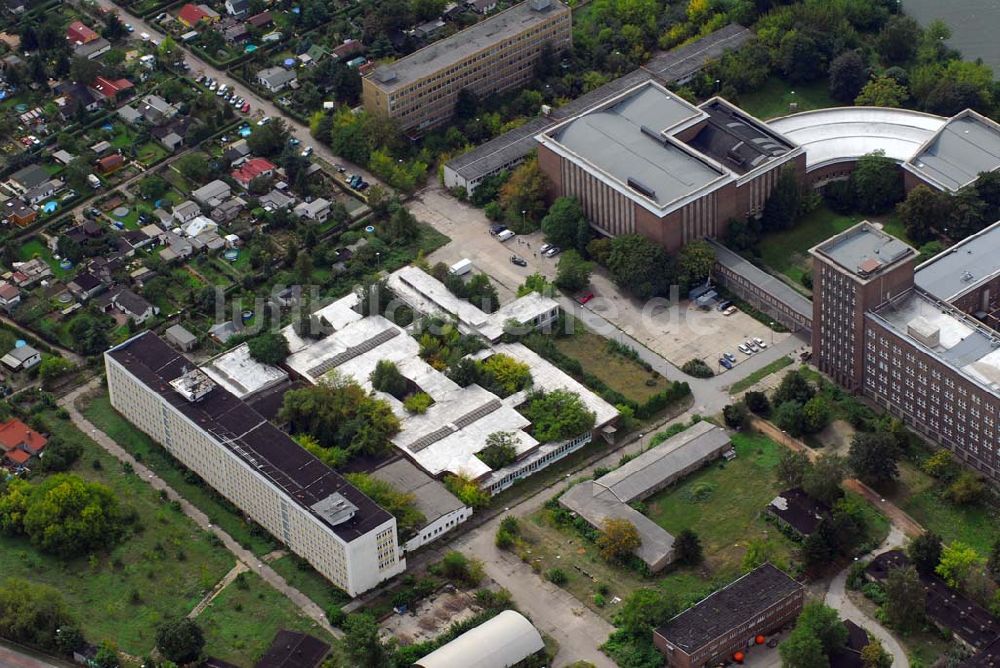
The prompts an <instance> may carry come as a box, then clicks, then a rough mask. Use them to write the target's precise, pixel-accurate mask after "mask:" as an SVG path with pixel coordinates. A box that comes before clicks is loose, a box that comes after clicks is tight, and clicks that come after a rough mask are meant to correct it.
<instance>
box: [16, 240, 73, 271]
mask: <svg viewBox="0 0 1000 668" xmlns="http://www.w3.org/2000/svg"><path fill="white" fill-rule="evenodd" d="M17 255H18V257H19V258H20V259H21V260H22V261H27V260H31V259H34V258H36V257H38V258H41V259H42V260H44V261H45V263H46V264H47V265H49V267H50V268H51V269H52V274H53V275H54V276H55V277H56V278H66V277H67V276H69V275H70V274H72V273H73V268H70V269H63V268H62V267H60V266H59V262H57V261H56V260H55V258H53V257H52V251H50V250H49V247H48V246H46V245H45V244H44V243H42V240H41V239H39V238H38V237H31V238H30V239H29V240H28V241H26V242H24V243H23V244H21V247H20V248H18V249H17Z"/></svg>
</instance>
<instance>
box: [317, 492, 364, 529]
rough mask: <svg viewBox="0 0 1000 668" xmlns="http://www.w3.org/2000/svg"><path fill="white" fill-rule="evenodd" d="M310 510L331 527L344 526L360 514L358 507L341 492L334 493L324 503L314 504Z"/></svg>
mask: <svg viewBox="0 0 1000 668" xmlns="http://www.w3.org/2000/svg"><path fill="white" fill-rule="evenodd" d="M310 508H312V510H313V511H315V512H316V514H317V515H319V516H320V517H322V518H323V519H324V520H326V521H327V522H328V523H329V524H330V525H331V526H337V525H338V524H343V523H344V522H346V521H348V520H350V519H351V518H352V517H354V515H355V513H357V512H358V507H357V506H356V505H354V504H353V503H351V502H350V501H348V500H347V499H346V498H345V497H344V495H343V494H341V493H340V492H334V493H333V494H331V495H330V496H328V497H326V498H325V499H323V500H322V501H318V502H316V503H314V504H313V505H312V506H310Z"/></svg>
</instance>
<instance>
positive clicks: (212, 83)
mask: <svg viewBox="0 0 1000 668" xmlns="http://www.w3.org/2000/svg"><path fill="white" fill-rule="evenodd" d="M218 85H219V84H217V83H215V81H209V82H208V90H209V91H213V90H215V89H216V87H217V86H218Z"/></svg>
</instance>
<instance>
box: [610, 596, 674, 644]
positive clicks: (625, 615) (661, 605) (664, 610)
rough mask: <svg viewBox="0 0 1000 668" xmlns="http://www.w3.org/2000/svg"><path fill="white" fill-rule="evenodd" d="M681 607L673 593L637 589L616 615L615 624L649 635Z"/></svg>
mask: <svg viewBox="0 0 1000 668" xmlns="http://www.w3.org/2000/svg"><path fill="white" fill-rule="evenodd" d="M679 608H680V606H679V605H678V603H677V601H676V600H675V598H674V595H673V594H670V593H668V592H666V591H663V590H659V589H636V590H635V591H633V592H632V593H631V594H629V595H628V596H627V597H626V598H625V602H624V603H623V604H622V607H621V610H619V612H618V614H617V615H615V626H617V627H619V628H620V629H622V630H624V631H625V632H626V633H629V634H631V635H634V636H648V635H649V634H650V633H652V632H653V629H654V628H656V627H657V626H660V625H661V624H663V623H665V622H666V621H667V620H668V619H670V618H671V617H673V616H674V615H675V614H677V612H678V610H679ZM661 660H662V658H661Z"/></svg>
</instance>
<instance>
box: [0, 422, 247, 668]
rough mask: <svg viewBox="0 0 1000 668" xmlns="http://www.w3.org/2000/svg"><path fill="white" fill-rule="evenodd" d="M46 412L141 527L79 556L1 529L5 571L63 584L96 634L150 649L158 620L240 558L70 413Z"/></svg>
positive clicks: (94, 638)
mask: <svg viewBox="0 0 1000 668" xmlns="http://www.w3.org/2000/svg"><path fill="white" fill-rule="evenodd" d="M44 419H45V424H46V429H47V430H48V431H49V433H51V434H57V435H59V436H60V437H62V438H64V439H65V440H72V441H76V442H78V443H81V444H82V445H83V448H84V454H83V456H82V457H81V459H80V461H79V462H77V464H76V466H75V467H74V471H73V472H74V473H76V474H78V475H80V476H81V477H83V478H86V479H88V480H92V481H97V482H101V483H104V484H106V485H109V486H110V487H111V488H112V489H113V490H114V491H115V494H116V496H117V497H118V499H119V500H120V501H121V502H122V503H123V504H125V505H126V506H128V507H131V508H134V509H135V510H136V512H137V513H138V516H139V526H140V527H141V529H140V531H139V533H137V534H136V535H133V536H130V537H128V538H127V539H126V540H124V541H123V542H122V543H121V544H119V545H117V546H116V547H114V548H113V549H111V550H110V551H109V552H107V553H102V554H97V555H95V556H94V557H87V556H80V557H78V558H76V559H72V560H62V559H58V558H56V557H52V556H48V555H45V554H42V553H40V552H38V551H36V550H35V548H34V547H32V546H31V544H30V543H29V542H28V541H27V540H25V539H22V538H13V537H10V536H6V535H5V536H2V537H0V559H2V560H3V563H4V576H5V577H20V578H25V579H28V580H31V581H32V582H43V583H47V584H50V585H53V586H54V587H56V588H57V589H59V591H60V593H61V594H62V596H63V598H64V599H65V600H66V603H67V604H68V606H69V608H70V610H72V611H73V613H74V616H75V618H76V620H77V622H78V623H79V624H80V626H81V628H82V630H83V632H84V634H85V635H86V637H87V638H88V640H90V641H91V642H94V643H97V642H100V641H101V640H104V639H111V640H114V641H115V642H116V643H117V644H118V646H119V647H120V648H121V649H122V650H124V651H126V652H128V653H130V654H134V655H140V656H141V655H144V654H148V653H149V652H150V651H151V650H152V649H153V645H154V643H155V640H154V635H155V628H156V625H157V624H159V623H160V622H162V621H163V620H164V619H168V618H171V617H176V616H181V615H186V614H187V613H188V612H189V611H190V610H191V608H193V607H194V605H195V604H196V603H197V602H198V601H199V600H201V598H202V597H203V595H204V594H205V593H206V592H207V591H209V590H211V588H212V587H213V586H214V585H215V583H216V582H217V581H218V580H219V579H220V578H221V577H222V576H223V575H225V573H226V572H227V571H228V570H229V569H230V568H232V566H233V564H234V563H235V560H234V559H233V557H232V555H231V554H230V553H229V552H228V551H227V550H226V549H225V548H223V547H221V546H217V545H216V544H215V543H214V542H213V540H212V539H211V536H210V535H209V534H208V533H206V532H204V531H202V530H201V529H199V528H198V527H197V526H195V525H194V524H193V523H192V522H191V521H190V520H188V519H187V517H185V516H184V515H183V514H182V513H181V511H180V510H178V509H175V508H174V507H172V506H171V505H169V504H167V503H166V502H164V501H163V500H162V499H161V498H160V496H159V494H157V493H156V492H154V491H153V489H152V488H151V487H150V486H149V484H148V483H146V482H144V481H143V480H141V479H140V478H138V477H137V476H136V475H134V474H126V473H123V472H122V469H121V467H120V465H119V463H118V462H117V461H116V460H114V459H113V458H112V457H111V456H109V455H107V454H106V453H105V452H104V450H103V449H101V448H100V447H99V446H98V445H96V444H95V443H94V442H93V441H91V440H90V439H89V438H88V437H87V436H86V435H84V434H83V433H82V432H80V431H79V430H77V429H76V428H75V427H74V426H73V425H72V424H70V423H69V422H68V421H67V420H64V419H60V418H58V417H56V416H55V414H54V413H51V412H50V413H46V414H44ZM95 466H96V467H97V468H95Z"/></svg>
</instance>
